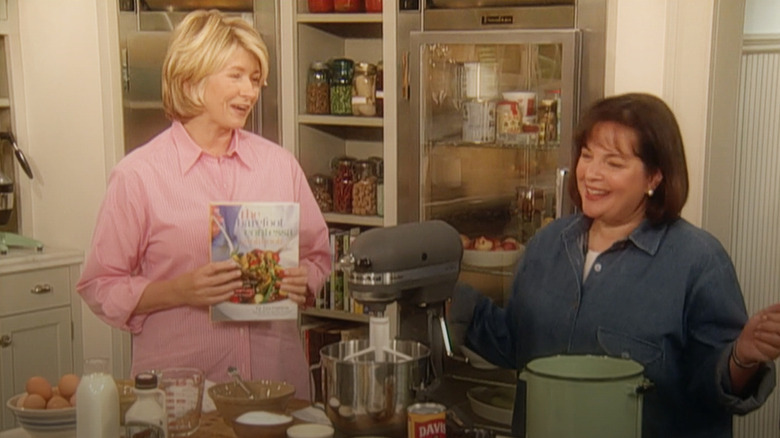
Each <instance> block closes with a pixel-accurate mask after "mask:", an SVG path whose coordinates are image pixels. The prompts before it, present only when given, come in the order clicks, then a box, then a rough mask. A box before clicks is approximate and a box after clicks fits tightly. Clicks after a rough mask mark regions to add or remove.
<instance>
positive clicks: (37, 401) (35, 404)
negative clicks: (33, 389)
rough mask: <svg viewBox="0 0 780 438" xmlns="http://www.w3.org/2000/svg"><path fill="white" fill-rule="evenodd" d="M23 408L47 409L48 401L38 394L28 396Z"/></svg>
mask: <svg viewBox="0 0 780 438" xmlns="http://www.w3.org/2000/svg"><path fill="white" fill-rule="evenodd" d="M22 407H23V408H25V409H46V400H44V399H43V397H41V396H40V395H38V394H27V397H26V398H25V399H24V403H23V404H22Z"/></svg>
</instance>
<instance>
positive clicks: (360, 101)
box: [352, 62, 376, 117]
mask: <svg viewBox="0 0 780 438" xmlns="http://www.w3.org/2000/svg"><path fill="white" fill-rule="evenodd" d="M352 114H353V115H356V116H368V117H371V116H375V115H376V66H375V65H374V64H369V63H367V62H359V63H357V64H356V65H355V75H354V77H353V79H352Z"/></svg>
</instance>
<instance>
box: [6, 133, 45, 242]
mask: <svg viewBox="0 0 780 438" xmlns="http://www.w3.org/2000/svg"><path fill="white" fill-rule="evenodd" d="M3 143H9V144H10V145H11V147H12V148H13V150H14V156H16V159H17V160H18V161H19V165H20V166H21V167H22V170H24V173H26V174H27V176H28V177H29V178H30V179H33V173H32V169H31V168H30V163H28V162H27V157H25V156H24V153H23V152H22V150H21V149H19V146H18V145H17V144H16V138H14V135H13V134H12V133H11V132H0V144H3ZM0 164H1V163H0ZM13 208H14V181H13V180H12V179H11V178H10V177H9V176H7V175H5V174H4V173H3V171H2V168H1V167H0V225H5V224H7V223H8V221H9V220H10V219H11V212H12V211H13ZM11 246H24V247H30V248H35V249H37V250H38V251H42V250H43V243H41V242H39V241H37V240H33V239H29V238H27V237H24V236H20V235H18V234H14V233H10V232H4V231H0V255H5V254H8V248H9V247H11Z"/></svg>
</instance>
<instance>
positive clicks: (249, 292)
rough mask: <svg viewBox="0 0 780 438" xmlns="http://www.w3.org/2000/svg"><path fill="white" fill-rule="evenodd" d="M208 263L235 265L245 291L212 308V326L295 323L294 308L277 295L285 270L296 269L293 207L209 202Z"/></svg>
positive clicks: (296, 214)
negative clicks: (256, 322)
mask: <svg viewBox="0 0 780 438" xmlns="http://www.w3.org/2000/svg"><path fill="white" fill-rule="evenodd" d="M209 222H210V231H211V246H210V248H209V256H210V259H211V261H214V262H216V261H222V260H227V259H233V260H234V261H235V262H236V263H238V264H239V266H241V280H242V281H243V285H242V286H241V287H240V288H239V289H236V290H235V291H234V292H233V296H232V297H231V298H230V300H229V301H226V302H223V303H219V304H216V305H213V306H211V308H210V314H211V320H212V321H268V320H278V319H297V318H298V305H297V304H296V303H295V302H293V301H292V300H290V299H289V298H288V297H287V296H286V294H285V293H284V292H283V291H281V290H280V285H281V281H282V277H283V276H284V269H285V268H290V267H296V266H298V263H299V260H298V239H299V223H300V208H299V205H298V204H296V203H292V202H212V203H211V204H210V213H209Z"/></svg>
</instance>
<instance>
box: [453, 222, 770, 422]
mask: <svg viewBox="0 0 780 438" xmlns="http://www.w3.org/2000/svg"><path fill="white" fill-rule="evenodd" d="M590 223H591V222H590V220H589V219H587V218H585V217H584V216H582V215H580V214H577V215H572V216H569V217H566V218H562V219H559V220H557V221H555V222H553V223H551V224H550V225H548V226H547V227H545V228H544V229H542V230H541V231H540V232H539V233H537V235H536V236H534V238H533V239H531V241H529V243H528V246H527V248H526V252H525V255H524V256H523V259H522V260H521V262H520V264H519V266H518V268H517V272H516V274H515V278H514V283H513V287H512V296H511V298H510V300H509V303H508V304H507V306H506V307H505V309H501V308H498V307H497V306H495V305H494V304H492V302H491V301H490V300H489V299H488V298H486V297H482V296H477V295H476V294H475V293H474V292H475V291H473V289H472V290H471V291H470V292H469V291H466V292H465V293H466V295H468V294H469V293H471V294H472V296H471V299H472V300H475V301H477V303H476V306H475V307H474V311H473V315H472V320H471V324H470V326H469V328H468V332H467V338H466V343H467V345H469V346H470V347H471V348H472V349H474V350H475V351H477V352H478V353H479V354H481V355H482V356H483V357H485V358H486V359H488V360H490V361H491V362H493V363H494V364H496V365H500V366H504V367H506V368H516V369H518V370H520V369H522V368H523V367H524V366H525V365H526V363H528V362H529V361H530V360H532V359H534V358H538V357H544V356H550V355H556V354H596V355H608V356H614V357H623V358H630V359H633V360H635V361H637V362H639V363H640V364H642V365H643V366H644V369H645V370H644V371H645V372H644V375H645V377H646V378H648V379H649V380H650V381H652V382H653V383H654V384H655V390H654V391H651V392H649V393H647V394H645V396H644V404H643V414H642V416H643V437H644V438H670V437H686V438H690V437H707V438H720V437H731V436H732V415H733V414H744V413H747V412H749V411H751V410H754V409H756V408H758V407H759V406H760V405H761V404H762V403H763V402H764V401H765V400H766V398H767V397H768V395H769V394H770V393H771V391H772V389H773V388H774V384H775V370H774V364H772V363H769V364H765V365H762V366H761V370H760V371H759V373H758V374H757V376H756V379H755V380H754V384H752V385H750V388H749V392H750V394H748V395H747V396H745V397H741V398H740V397H737V396H735V395H732V394H731V393H730V389H731V384H730V377H729V371H728V358H729V353H730V349H731V346H732V343H733V342H734V340H735V339H736V338H737V336H738V335H739V333H740V331H741V330H742V327H743V326H744V324H745V322H746V321H747V313H746V310H745V304H744V300H743V297H742V293H741V290H740V287H739V283H738V281H737V276H736V272H735V270H734V266H733V264H732V262H731V259H730V258H729V256H728V254H727V253H726V251H725V250H724V248H723V247H722V246H721V245H720V243H719V242H718V241H717V240H716V239H715V238H714V237H713V236H712V235H710V234H709V233H707V232H706V231H704V230H702V229H700V228H697V227H695V226H693V225H691V224H690V223H688V222H686V221H685V220H683V219H679V220H677V221H675V222H673V223H671V224H668V225H661V226H657V227H653V226H651V225H650V223H649V222H648V221H644V222H643V223H642V224H641V225H640V226H639V227H638V228H637V229H635V230H634V231H633V232H632V233H631V235H630V236H629V237H628V238H627V239H626V240H623V241H619V242H616V243H615V244H614V245H612V247H610V248H609V249H608V250H606V251H604V252H603V253H601V254H600V255H599V256H598V257H597V258H596V260H595V263H594V264H593V267H592V268H591V271H590V273H589V275H588V277H587V280H586V281H585V282H583V280H582V279H583V269H584V263H585V256H584V253H585V252H586V250H587V241H588V229H589V227H590ZM458 293H463V292H462V291H461V292H457V291H456V300H457V296H458ZM466 301H468V298H466ZM454 305H455V303H453V306H454ZM520 389H521V388H518V398H519V397H521V396H520V394H522V393H524V390H523V391H521V390H520ZM518 402H519V403H516V404H515V405H516V406H522V405H523V403H522V401H521V400H518ZM514 417H515V422H514V423H515V424H514V428H513V430H514V431H515V433H518V432H519V431H522V425H521V424H518V417H520V418H522V417H524V415H523V413H522V412H520V413H518V409H516V410H515V416H514Z"/></svg>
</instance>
